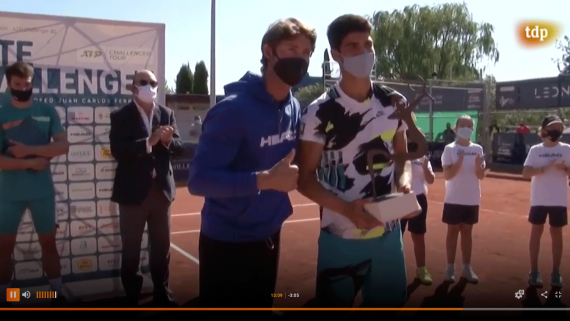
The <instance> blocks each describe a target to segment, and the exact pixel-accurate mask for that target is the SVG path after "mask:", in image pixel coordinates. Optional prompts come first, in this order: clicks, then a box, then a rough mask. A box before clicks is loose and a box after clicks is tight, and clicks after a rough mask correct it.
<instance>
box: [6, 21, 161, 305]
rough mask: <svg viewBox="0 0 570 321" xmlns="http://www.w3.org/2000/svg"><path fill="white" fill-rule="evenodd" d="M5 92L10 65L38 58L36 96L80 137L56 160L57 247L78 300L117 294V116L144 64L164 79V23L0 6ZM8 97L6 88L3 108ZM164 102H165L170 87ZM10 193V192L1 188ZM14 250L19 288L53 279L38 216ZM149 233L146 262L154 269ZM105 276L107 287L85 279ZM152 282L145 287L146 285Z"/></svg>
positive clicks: (26, 223)
mask: <svg viewBox="0 0 570 321" xmlns="http://www.w3.org/2000/svg"><path fill="white" fill-rule="evenodd" d="M0 43H2V44H3V46H4V49H5V50H2V51H0V61H2V64H1V66H2V67H0V92H6V90H7V88H8V84H7V80H6V77H5V76H4V68H5V67H4V66H6V65H9V64H11V63H13V62H16V61H27V62H30V63H32V64H33V65H34V71H35V75H34V84H33V87H34V91H33V93H34V94H33V99H34V100H35V101H40V102H44V103H46V104H48V105H51V106H53V107H54V108H55V110H56V112H57V115H58V116H59V119H60V121H61V123H62V124H63V126H64V128H65V129H66V132H67V138H68V140H69V142H70V144H71V146H70V149H69V153H68V154H67V155H62V156H60V157H55V158H53V159H52V161H51V172H52V175H53V181H54V187H55V193H56V213H57V223H58V229H57V234H56V239H57V244H56V246H57V250H58V253H59V255H60V257H61V273H62V279H63V282H64V288H65V289H66V291H68V293H66V295H68V296H70V297H76V298H79V299H80V297H83V296H90V295H95V294H96V295H99V296H100V295H102V294H104V293H108V295H109V296H114V295H116V294H117V293H116V291H117V289H120V280H119V279H118V278H117V275H118V273H119V270H120V265H121V257H120V253H121V249H122V244H121V237H120V224H119V217H118V216H119V210H118V206H117V204H115V203H113V202H112V201H111V200H110V198H111V195H112V192H113V177H114V173H115V169H116V163H115V162H114V161H113V157H112V155H111V149H110V145H109V143H110V142H109V132H110V123H111V121H110V115H111V113H112V112H113V111H114V110H116V109H118V108H120V107H122V106H124V105H126V104H128V103H129V102H130V99H131V93H130V91H129V90H128V89H127V85H129V84H130V83H132V79H133V76H134V74H135V73H136V71H137V70H142V69H148V70H152V71H154V72H155V74H156V75H157V77H158V78H159V82H160V83H164V25H159V24H143V23H140V24H138V23H132V22H117V21H102V20H89V19H81V18H72V17H50V16H36V15H27V14H16V13H6V12H0ZM6 97H7V96H6V95H0V105H1V104H2V102H3V99H5V98H6ZM159 102H160V103H164V93H163V90H162V86H160V88H159ZM0 192H1V190H0ZM16 241H17V242H16V247H15V250H14V261H15V270H14V280H13V283H12V286H13V287H19V288H22V289H23V290H22V291H25V288H30V289H33V288H35V287H38V286H43V285H46V284H47V281H46V279H45V276H44V272H43V270H42V268H41V266H42V265H41V256H42V253H41V248H40V245H39V243H38V236H37V233H36V231H35V229H34V224H33V219H32V215H31V214H30V213H29V212H26V213H25V214H24V217H23V219H22V222H21V225H20V228H19V230H18V234H17V238H16ZM146 265H148V237H147V235H146V232H145V236H144V237H143V241H142V244H141V267H142V270H143V272H144V273H148V268H147V267H146ZM86 281H88V282H96V283H97V284H101V287H103V285H105V286H106V288H104V289H103V288H101V287H99V288H97V289H96V290H95V289H91V290H90V288H86V287H84V286H81V284H85V282H86ZM147 290H148V288H145V291H147Z"/></svg>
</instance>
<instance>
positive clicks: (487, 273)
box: [170, 178, 570, 308]
mask: <svg viewBox="0 0 570 321" xmlns="http://www.w3.org/2000/svg"><path fill="white" fill-rule="evenodd" d="M444 192H445V187H444V181H443V179H442V178H438V179H436V182H435V183H434V185H432V186H431V187H430V191H429V195H428V198H429V210H428V223H427V225H428V232H427V234H426V247H427V267H428V269H429V271H430V272H431V274H432V276H433V279H434V284H433V285H431V286H423V285H420V286H417V285H416V284H414V282H413V281H414V277H415V268H416V266H415V260H414V254H413V246H412V241H411V238H410V235H409V233H406V235H405V236H404V237H405V248H406V250H405V251H406V261H407V270H408V283H409V284H410V286H409V287H408V288H409V295H410V298H409V300H408V302H407V304H406V306H407V307H513V308H515V307H522V306H526V307H541V306H551V307H565V305H563V304H564V302H570V290H568V288H566V289H565V290H564V289H563V290H562V297H561V299H555V298H554V295H555V293H554V292H553V291H551V289H550V287H549V286H547V284H548V282H549V280H550V269H551V250H550V243H551V242H550V235H549V234H548V228H545V234H544V235H543V238H542V246H541V253H540V269H541V271H542V274H543V278H544V281H545V284H546V285H545V288H544V289H542V290H537V291H532V290H530V289H527V286H528V285H527V273H528V269H529V258H528V239H529V232H530V226H529V223H528V222H527V214H528V209H529V195H530V183H528V182H523V181H515V180H508V179H497V178H486V179H485V180H483V182H482V204H481V209H480V214H479V217H480V218H479V223H478V224H477V225H476V226H475V227H474V235H473V243H474V247H473V263H472V266H473V268H474V270H475V272H476V273H477V274H478V275H479V279H480V282H479V284H476V285H472V284H467V285H466V284H463V282H458V283H456V284H455V285H451V286H449V287H447V286H444V285H442V283H443V273H444V269H445V267H446V254H445V235H446V226H445V225H444V224H443V223H442V222H441V212H442V206H443V203H442V201H443V196H444ZM176 197H177V199H176V201H175V203H174V206H173V217H172V238H171V241H172V251H171V252H172V259H171V276H170V280H171V288H172V290H173V291H174V296H175V297H176V298H177V299H178V300H179V301H180V302H187V301H189V300H192V299H194V298H196V297H197V296H198V264H199V262H198V236H199V229H200V214H199V211H200V210H201V207H202V203H203V200H202V199H201V198H197V197H193V196H190V195H189V194H188V191H187V190H186V188H179V189H178V191H177V195H176ZM291 199H292V202H293V204H294V205H293V206H294V213H293V215H292V216H291V217H290V218H289V219H288V221H287V222H285V225H284V226H283V231H282V236H281V239H282V241H281V243H282V248H281V261H280V268H279V280H278V282H277V289H276V292H287V293H298V295H299V297H298V298H282V299H275V306H276V307H301V306H303V305H305V304H306V303H307V301H309V300H311V299H312V298H313V297H314V292H315V271H316V255H317V237H318V233H319V219H318V207H317V206H316V205H315V204H313V203H312V202H311V201H309V200H308V199H306V198H304V197H303V196H301V195H300V194H299V193H297V192H295V193H291ZM268 214H269V213H268ZM564 237H565V239H566V244H568V241H570V235H569V231H568V228H566V231H565V233H564ZM457 269H458V272H460V269H461V254H460V251H459V249H458V254H457ZM562 274H563V276H564V277H565V278H566V281H567V282H570V251H569V250H568V247H567V248H566V249H565V251H564V256H563V259H562ZM521 289H524V290H525V296H524V297H523V299H522V300H517V299H516V298H515V296H514V294H515V292H516V291H518V290H521ZM378 290H379V291H382V289H378ZM545 291H548V296H549V299H546V298H544V297H542V296H541V294H542V293H544V292H545ZM225 295H236V296H239V295H240V293H226V294H225ZM268 295H269V293H268ZM357 300H358V298H357Z"/></svg>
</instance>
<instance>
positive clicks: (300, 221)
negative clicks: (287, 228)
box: [170, 204, 321, 235]
mask: <svg viewBox="0 0 570 321" xmlns="http://www.w3.org/2000/svg"><path fill="white" fill-rule="evenodd" d="M315 205H316V204H315ZM320 219H321V218H320V217H313V218H304V219H301V220H287V221H285V222H284V223H283V224H287V223H303V222H311V221H318V220H320ZM198 232H200V230H190V231H179V232H170V234H171V235H173V234H188V233H198Z"/></svg>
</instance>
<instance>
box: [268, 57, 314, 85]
mask: <svg viewBox="0 0 570 321" xmlns="http://www.w3.org/2000/svg"><path fill="white" fill-rule="evenodd" d="M277 59H278V60H277V61H276V62H275V64H274V65H273V70H274V71H275V74H276V75H277V77H279V79H281V81H283V82H284V83H285V84H287V85H288V86H291V87H293V86H295V85H297V84H299V83H300V82H301V80H303V77H305V75H306V74H307V69H309V63H308V62H307V61H306V60H305V59H304V58H300V57H290V58H279V57H277Z"/></svg>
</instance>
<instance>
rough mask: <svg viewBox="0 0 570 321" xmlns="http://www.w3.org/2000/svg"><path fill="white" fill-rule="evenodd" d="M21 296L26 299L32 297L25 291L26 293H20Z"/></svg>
mask: <svg viewBox="0 0 570 321" xmlns="http://www.w3.org/2000/svg"><path fill="white" fill-rule="evenodd" d="M22 296H23V297H24V298H26V299H29V298H30V297H31V296H32V294H31V293H30V291H26V292H24V293H22Z"/></svg>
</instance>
